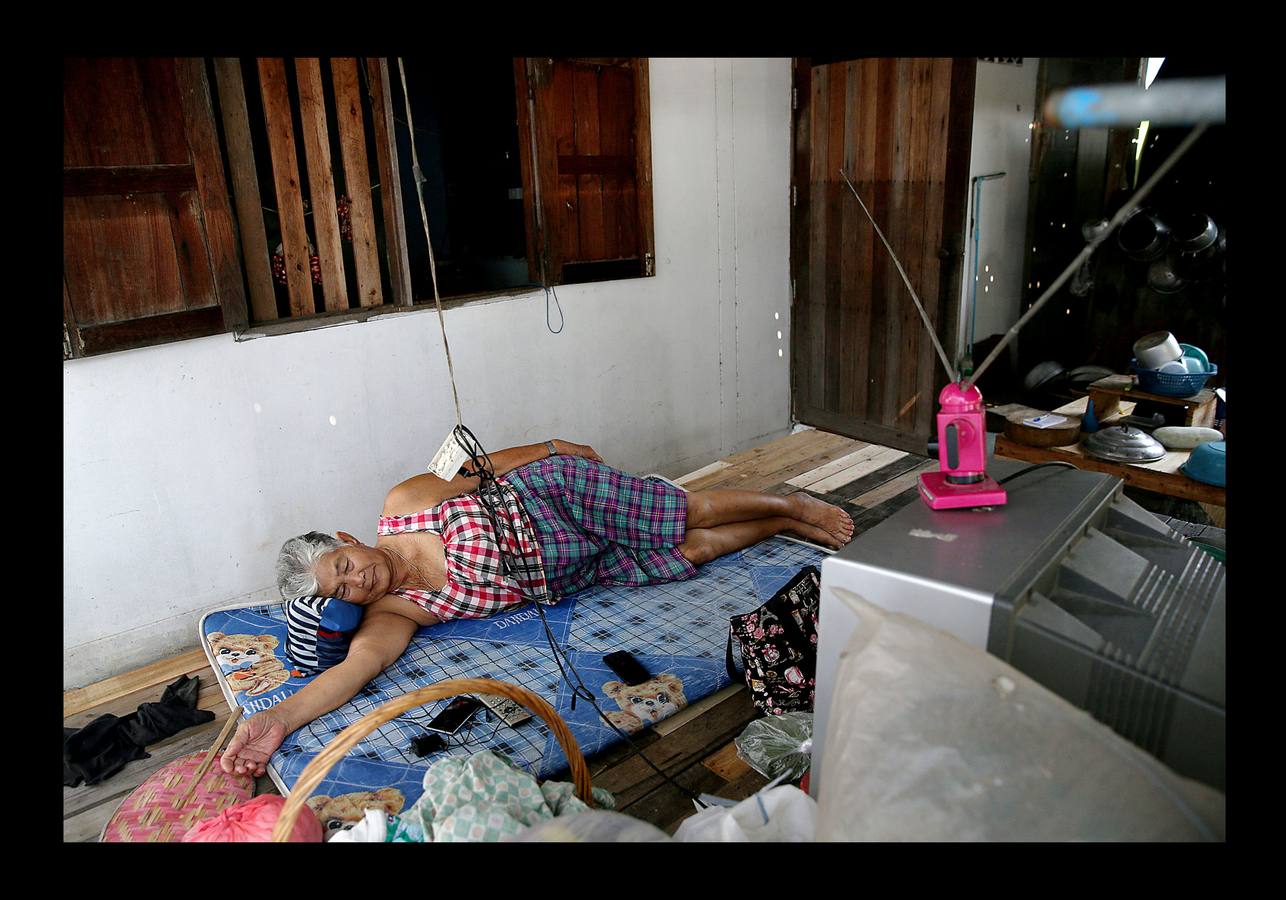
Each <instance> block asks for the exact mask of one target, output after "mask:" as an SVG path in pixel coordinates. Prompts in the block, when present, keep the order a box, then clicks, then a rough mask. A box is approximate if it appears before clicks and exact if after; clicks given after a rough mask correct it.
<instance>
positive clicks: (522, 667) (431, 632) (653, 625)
mask: <svg viewBox="0 0 1286 900" xmlns="http://www.w3.org/2000/svg"><path fill="white" fill-rule="evenodd" d="M825 555H826V554H825V552H824V551H822V550H819V549H817V548H814V547H810V546H807V545H804V544H800V543H797V542H795V541H789V540H784V539H781V538H771V539H769V540H767V541H764V542H762V543H760V544H757V545H755V546H754V547H749V548H747V549H746V550H743V551H741V552H740V553H735V554H732V555H729V556H725V557H723V558H721V559H718V560H715V561H714V562H711V563H707V564H706V565H704V566H702V567H701V568H700V569H699V570H698V574H697V576H696V577H695V578H692V579H689V580H688V581H679V582H672V583H669V584H657V585H649V586H647V587H603V586H596V587H591V588H589V589H587V590H584V591H581V592H580V593H579V594H574V595H572V596H569V597H567V598H565V599H564V600H562V601H561V602H560V603H558V604H557V605H556V606H552V607H544V612H545V621H547V622H548V625H549V629H550V630H551V631H552V632H553V636H554V639H555V640H556V641H557V642H558V644H559V645H560V646H561V647H562V648H563V650H564V651H565V653H566V655H567V657H568V658H569V659H570V660H571V662H572V665H574V666H575V668H576V670H577V672H578V673H579V674H580V677H581V679H582V680H583V681H584V684H585V686H586V687H587V688H588V689H589V690H591V691H593V692H594V693H595V694H596V695H597V697H598V703H599V706H600V707H601V708H602V710H603V712H604V713H605V714H607V716H608V717H609V719H610V720H611V721H612V723H613V724H615V725H616V726H617V727H618V728H620V729H621V730H622V731H624V732H626V733H635V732H638V731H641V730H642V729H645V728H649V727H651V726H653V725H655V724H656V723H657V722H660V721H662V720H663V719H665V718H667V717H668V716H671V715H673V714H674V713H676V712H678V711H679V710H681V709H683V708H684V707H685V706H688V705H689V704H691V703H695V702H696V701H697V700H700V699H701V698H703V697H706V696H708V695H710V694H712V693H714V692H715V691H717V690H719V689H721V688H723V687H725V686H726V685H727V684H728V683H729V679H728V674H727V671H726V668H725V664H724V648H725V646H726V643H727V637H728V619H729V617H731V616H733V615H736V614H738V613H744V612H748V611H750V610H752V609H754V608H755V607H757V606H759V605H760V604H761V603H763V602H764V601H765V600H767V599H768V598H769V597H771V596H772V595H773V593H775V592H776V591H777V590H778V589H779V588H780V587H782V585H784V584H785V583H786V582H787V581H789V580H790V578H791V577H792V576H794V575H795V573H797V572H798V571H799V570H800V569H801V568H802V567H804V566H807V565H820V561H821V560H822V559H823V558H824V557H825ZM201 630H202V635H203V638H204V640H205V644H206V647H207V653H208V655H209V656H210V657H211V662H212V665H213V667H214V669H215V672H216V673H218V675H219V678H220V682H221V684H222V685H223V687H224V692H225V694H227V695H228V696H229V697H230V698H232V699H234V700H235V702H237V703H239V704H240V705H241V706H242V708H243V709H244V710H245V711H246V712H247V714H250V713H254V712H258V711H259V710H262V709H267V708H269V707H271V706H273V705H275V704H277V703H280V702H281V701H282V700H283V699H285V698H286V697H288V696H290V695H291V694H293V693H294V692H296V691H298V690H299V689H300V688H301V687H303V686H304V685H305V684H307V683H308V682H309V681H310V680H311V678H310V677H308V676H306V675H304V674H303V673H302V672H300V671H298V670H296V669H294V668H293V666H292V665H291V662H290V660H289V658H288V657H287V656H286V653H285V640H286V620H285V615H284V612H283V608H282V606H281V604H271V605H266V606H256V607H251V608H247V609H231V610H220V611H217V612H212V613H209V614H207V615H206V617H205V618H204V619H203V620H202V623H201ZM616 650H627V651H629V652H630V653H632V654H634V656H635V657H637V658H638V660H639V661H640V662H641V663H642V664H643V666H644V667H645V668H646V669H647V670H648V671H649V672H650V673H652V679H651V680H649V681H647V682H644V683H643V684H639V685H635V686H633V687H627V686H626V685H624V684H622V683H621V681H620V679H619V678H618V677H617V676H616V674H615V673H613V672H612V671H611V669H609V668H608V667H607V666H606V665H605V664H604V663H603V657H604V655H606V654H608V653H612V652H614V651H616ZM448 678H494V679H496V680H499V681H507V682H510V683H513V684H519V685H522V686H523V687H525V688H527V689H528V690H531V691H533V692H534V693H536V694H539V695H540V696H542V697H544V698H545V699H546V700H547V701H548V702H549V703H550V705H551V706H553V707H554V709H555V710H557V711H558V714H559V715H560V716H561V717H562V718H563V721H565V722H566V723H567V725H568V727H569V728H570V729H571V731H572V733H573V734H574V735H575V736H576V741H577V743H578V744H579V745H580V748H581V752H582V753H583V754H584V755H585V756H586V757H589V756H592V755H593V754H595V753H597V752H599V751H601V750H603V749H605V748H607V747H609V746H611V745H612V744H615V743H617V742H618V741H620V740H621V737H620V736H619V735H618V734H617V733H616V731H615V730H613V729H612V727H611V726H609V725H608V724H606V723H605V722H603V721H602V719H600V718H599V716H598V714H597V713H596V712H595V711H594V708H593V706H592V705H591V704H589V703H586V702H584V701H580V702H577V704H576V708H575V709H572V691H571V688H569V687H568V685H567V684H566V682H565V681H564V680H563V678H562V676H561V674H560V673H559V669H558V665H557V663H556V662H555V661H554V658H553V655H552V653H551V652H550V649H549V643H548V638H547V636H546V632H545V625H544V623H543V622H542V621H541V617H540V615H539V613H538V612H537V611H536V610H535V609H534V608H533V607H531V606H526V607H522V608H520V609H518V610H517V611H515V612H512V613H509V614H507V615H503V616H495V617H492V618H490V619H460V620H456V621H452V622H444V623H442V624H440V625H434V626H432V627H428V628H421V629H420V630H419V632H417V634H416V635H415V637H414V638H413V639H412V641H411V645H410V646H409V647H408V648H407V650H406V652H405V653H403V654H402V657H401V658H400V659H399V660H398V661H397V662H396V663H394V664H393V665H392V666H390V667H389V668H388V669H386V670H385V671H384V672H383V673H382V674H381V675H380V676H379V677H378V678H376V679H375V680H374V681H372V682H371V683H370V684H368V685H366V687H364V688H363V689H362V690H361V692H359V693H358V695H357V696H356V697H354V698H353V699H352V700H351V701H349V702H348V703H346V704H344V705H343V706H341V707H340V708H339V709H337V710H335V711H334V712H331V713H327V714H326V715H323V716H321V717H319V718H318V719H316V720H315V721H313V722H311V723H310V724H308V725H306V726H304V727H303V728H301V729H299V730H298V731H296V732H295V733H294V734H291V735H290V736H288V737H287V739H286V741H285V743H283V744H282V746H281V748H280V749H279V750H278V751H277V752H276V753H275V754H273V757H272V760H271V765H270V771H271V773H272V775H273V777H274V779H275V780H276V781H277V783H278V785H279V786H280V787H281V788H282V789H283V790H286V791H288V790H289V789H290V788H291V787H292V786H293V785H294V783H295V781H296V780H297V779H298V777H299V774H300V773H301V772H302V771H303V769H304V767H305V766H306V765H307V764H308V763H309V762H310V761H311V760H312V759H313V758H314V757H315V756H316V755H317V753H318V752H319V751H320V750H321V749H322V748H323V747H325V745H326V744H327V743H329V742H330V741H331V740H332V739H333V738H334V737H335V735H337V734H339V732H340V731H342V730H343V729H344V728H346V727H347V726H348V725H350V724H352V723H353V722H356V721H357V720H358V719H360V718H361V717H362V716H364V715H366V714H367V713H369V712H371V711H372V710H374V709H375V708H377V707H379V706H381V705H383V704H384V703H385V702H387V701H388V700H391V699H393V698H395V697H399V696H401V695H403V694H405V693H407V692H408V691H412V690H415V689H417V688H421V687H425V686H427V685H430V684H433V683H435V682H438V681H443V680H445V679H448ZM448 702H450V701H449V700H446V699H444V700H440V701H436V702H434V703H430V704H427V705H425V706H423V707H419V708H417V709H414V710H411V711H409V712H407V713H404V714H403V715H401V716H399V717H398V718H396V719H394V720H393V721H391V722H389V723H387V724H385V725H383V726H381V727H380V728H379V729H378V730H377V731H374V732H372V733H371V734H370V735H368V736H367V737H365V738H364V739H363V740H362V741H361V742H360V743H359V744H358V745H357V746H356V747H354V748H353V750H351V751H350V752H349V754H348V755H347V756H346V757H345V758H344V759H343V760H341V761H340V762H339V763H337V764H336V765H335V766H334V767H333V768H332V769H331V770H330V772H329V774H328V775H327V777H326V779H325V780H324V781H323V782H322V783H321V785H320V786H319V787H318V788H317V790H316V792H315V793H317V794H319V795H326V796H330V797H336V796H340V795H344V794H352V793H357V792H363V791H370V792H377V791H381V790H396V791H400V792H401V794H402V795H403V796H404V797H405V802H406V804H407V806H410V805H411V804H413V803H414V802H415V801H416V800H417V799H418V798H419V796H420V794H421V793H422V786H421V780H422V779H423V777H424V772H425V770H426V769H427V767H428V766H429V765H431V764H432V763H433V762H435V761H436V760H438V759H440V758H442V757H444V756H454V755H460V754H472V753H475V752H477V751H479V750H483V749H491V750H494V751H496V752H499V753H503V754H505V755H506V756H508V757H509V758H510V759H512V760H513V761H514V762H516V763H517V764H518V765H520V766H522V767H524V768H525V769H527V770H528V771H529V772H531V773H532V774H533V775H534V776H535V777H537V778H540V779H542V780H545V779H549V778H551V777H558V776H561V775H562V773H564V772H565V770H566V768H567V758H566V756H565V755H564V754H563V752H562V748H561V747H559V746H558V741H557V739H556V738H555V737H554V735H553V734H552V733H551V732H550V731H549V728H548V727H547V726H546V725H545V723H544V722H542V721H541V720H540V719H539V717H535V716H533V717H531V718H529V719H526V720H525V721H522V722H518V723H516V724H514V725H509V724H506V723H505V721H504V720H503V719H501V718H500V716H499V715H497V714H496V713H494V712H492V711H491V710H490V709H487V708H483V709H482V710H480V711H479V712H478V713H477V714H476V715H475V716H474V717H473V719H472V721H471V722H470V723H469V724H468V725H466V726H465V727H464V728H463V729H462V730H460V731H459V732H457V733H456V734H454V735H452V736H449V737H445V738H444V741H445V746H444V747H441V748H440V749H436V750H431V751H430V752H428V753H427V754H426V755H425V756H418V755H417V754H416V752H415V750H414V749H413V748H412V746H411V742H412V740H413V739H415V738H417V737H422V736H424V735H425V734H426V731H425V729H424V725H425V724H426V723H427V722H429V721H430V720H431V719H432V718H433V717H434V716H435V715H436V714H437V713H438V712H440V711H441V710H442V708H444V707H445V706H446V704H447V703H448Z"/></svg>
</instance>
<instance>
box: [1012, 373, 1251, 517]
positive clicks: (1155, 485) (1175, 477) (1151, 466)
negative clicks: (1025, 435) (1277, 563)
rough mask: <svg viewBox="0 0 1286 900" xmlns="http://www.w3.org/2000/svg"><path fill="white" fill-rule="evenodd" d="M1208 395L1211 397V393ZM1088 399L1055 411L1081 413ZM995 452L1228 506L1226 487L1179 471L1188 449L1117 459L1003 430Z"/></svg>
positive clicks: (1144, 395)
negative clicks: (1028, 441) (1025, 440)
mask: <svg viewBox="0 0 1286 900" xmlns="http://www.w3.org/2000/svg"><path fill="white" fill-rule="evenodd" d="M1096 383H1097V382H1096ZM1130 393H1131V396H1132V397H1133V398H1134V399H1143V398H1145V397H1149V396H1151V395H1148V394H1142V395H1137V396H1136V395H1134V392H1130ZM1211 396H1212V397H1213V394H1212V395H1211ZM1169 399H1171V400H1173V399H1175V398H1173V397H1171V398H1169ZM1088 402H1089V398H1088V397H1082V398H1080V399H1079V400H1073V401H1072V402H1071V403H1065V404H1063V405H1062V406H1060V407H1059V408H1058V409H1056V410H1054V412H1056V413H1058V414H1059V415H1072V416H1083V415H1084V414H1085V407H1086V405H1087V404H1088ZM1124 406H1129V407H1132V403H1126V404H1124ZM1128 412H1129V410H1125V409H1123V410H1122V412H1121V414H1122V415H1124V414H1128ZM1112 422H1113V420H1112V419H1107V420H1105V421H1104V422H1103V424H1104V425H1111V424H1112ZM996 455H997V456H1006V457H1008V458H1010V459H1020V460H1024V461H1026V462H1069V463H1071V464H1072V465H1074V466H1076V467H1077V468H1078V469H1088V470H1090V471H1093V472H1106V473H1107V474H1109V475H1115V476H1116V477H1117V478H1120V479H1122V480H1123V481H1124V482H1125V483H1126V484H1128V485H1130V486H1131V487H1136V488H1141V489H1143V490H1145V491H1153V492H1155V493H1158V494H1165V495H1167V496H1170V497H1180V498H1182V499H1185V500H1196V501H1197V502H1198V503H1210V504H1213V505H1215V506H1227V491H1226V489H1225V488H1221V487H1215V486H1214V485H1212V484H1202V483H1201V482H1199V481H1193V480H1192V479H1191V478H1189V477H1188V476H1187V475H1184V474H1183V473H1182V472H1180V471H1179V467H1180V466H1182V465H1183V464H1184V463H1186V462H1187V461H1188V457H1189V456H1190V455H1191V451H1190V450H1170V451H1168V452H1167V453H1166V455H1165V456H1164V457H1163V458H1162V459H1159V460H1157V461H1156V462H1151V463H1118V462H1109V461H1107V460H1105V459H1095V458H1094V457H1092V456H1086V455H1085V453H1084V451H1082V450H1081V446H1080V444H1079V443H1076V444H1068V445H1067V446H1064V447H1028V446H1027V445H1025V444H1020V443H1018V442H1017V441H1014V440H1011V439H1010V438H1007V437H1005V436H1004V435H1003V434H1002V435H997V437H996Z"/></svg>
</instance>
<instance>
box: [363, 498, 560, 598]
mask: <svg viewBox="0 0 1286 900" xmlns="http://www.w3.org/2000/svg"><path fill="white" fill-rule="evenodd" d="M497 485H498V486H499V487H500V489H501V495H502V496H503V498H504V503H503V505H501V506H500V508H499V509H498V510H497V518H499V519H500V520H501V521H500V530H501V532H502V534H501V535H500V542H501V544H502V545H503V546H504V549H505V553H506V554H507V555H508V556H509V559H510V564H511V566H512V567H513V569H514V574H515V577H514V578H506V577H505V574H504V569H503V567H502V565H501V561H500V550H499V547H498V546H497V543H496V534H495V531H494V530H493V528H492V526H491V522H490V520H489V519H488V518H487V514H486V511H485V510H484V508H483V506H482V503H481V502H480V501H479V500H478V498H477V496H476V495H474V494H464V495H463V496H460V497H454V498H452V499H450V500H446V501H444V502H443V503H442V504H440V505H439V506H436V507H434V508H433V509H426V510H424V511H423V512H418V513H413V514H411V515H409V516H380V521H379V526H378V527H377V529H376V530H377V533H378V534H404V533H406V532H413V531H430V532H432V533H434V534H436V535H438V536H439V537H441V538H442V547H443V550H445V551H446V567H447V581H446V584H445V585H443V586H442V588H441V589H440V590H436V591H432V590H418V589H415V588H403V589H402V590H397V591H393V593H394V594H397V595H398V596H401V597H406V598H407V599H408V600H410V601H412V602H413V603H415V604H416V605H417V606H420V607H422V608H424V609H426V610H428V611H429V612H431V613H433V614H434V615H435V616H437V617H438V618H439V619H442V620H444V621H445V620H447V619H482V618H485V617H487V616H490V615H494V614H495V613H497V612H499V611H500V610H502V609H504V608H505V607H508V606H513V605H516V604H519V603H523V602H525V601H526V600H527V599H528V598H531V599H535V600H537V601H538V602H540V603H551V602H553V601H552V599H551V598H550V597H549V592H548V589H547V587H546V584H545V567H544V566H543V565H542V564H541V560H540V548H539V546H538V545H537V544H536V532H535V529H533V528H532V525H531V522H530V521H529V520H528V518H527V514H526V512H524V511H523V508H522V503H521V502H520V501H519V500H518V497H517V495H516V494H515V493H514V491H513V488H511V487H509V486H508V485H507V484H505V483H504V482H502V481H498V482H497ZM506 522H508V523H509V526H510V527H508V528H507V527H505V523H506ZM515 537H516V540H515ZM523 561H526V563H527V565H525V566H524V565H523ZM520 590H521V592H520ZM523 593H525V594H526V595H527V596H526V597H524V596H523Z"/></svg>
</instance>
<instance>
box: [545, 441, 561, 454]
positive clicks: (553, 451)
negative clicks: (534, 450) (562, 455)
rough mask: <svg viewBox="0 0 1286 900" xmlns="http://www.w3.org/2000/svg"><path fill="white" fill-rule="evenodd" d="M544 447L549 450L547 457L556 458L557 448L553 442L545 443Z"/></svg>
mask: <svg viewBox="0 0 1286 900" xmlns="http://www.w3.org/2000/svg"><path fill="white" fill-rule="evenodd" d="M545 447H546V448H547V449H548V450H549V455H550V456H557V455H558V448H557V447H555V446H554V442H553V441H545Z"/></svg>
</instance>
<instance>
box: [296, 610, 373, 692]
mask: <svg viewBox="0 0 1286 900" xmlns="http://www.w3.org/2000/svg"><path fill="white" fill-rule="evenodd" d="M361 621H362V608H361V607H360V606H355V605H354V604H352V603H348V602H346V601H344V600H340V599H338V598H336V597H296V598H295V599H294V600H291V601H289V602H287V603H286V655H287V656H289V657H290V659H291V661H292V662H293V663H294V664H295V665H296V666H297V667H298V668H299V669H301V670H303V671H304V672H308V673H310V674H316V673H318V672H322V671H324V670H326V669H329V668H330V667H331V666H333V665H336V664H337V663H340V662H343V660H344V657H346V656H347V655H348V644H349V642H350V641H351V640H352V637H353V632H354V631H356V630H357V626H358V625H359V624H360V623H361Z"/></svg>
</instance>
